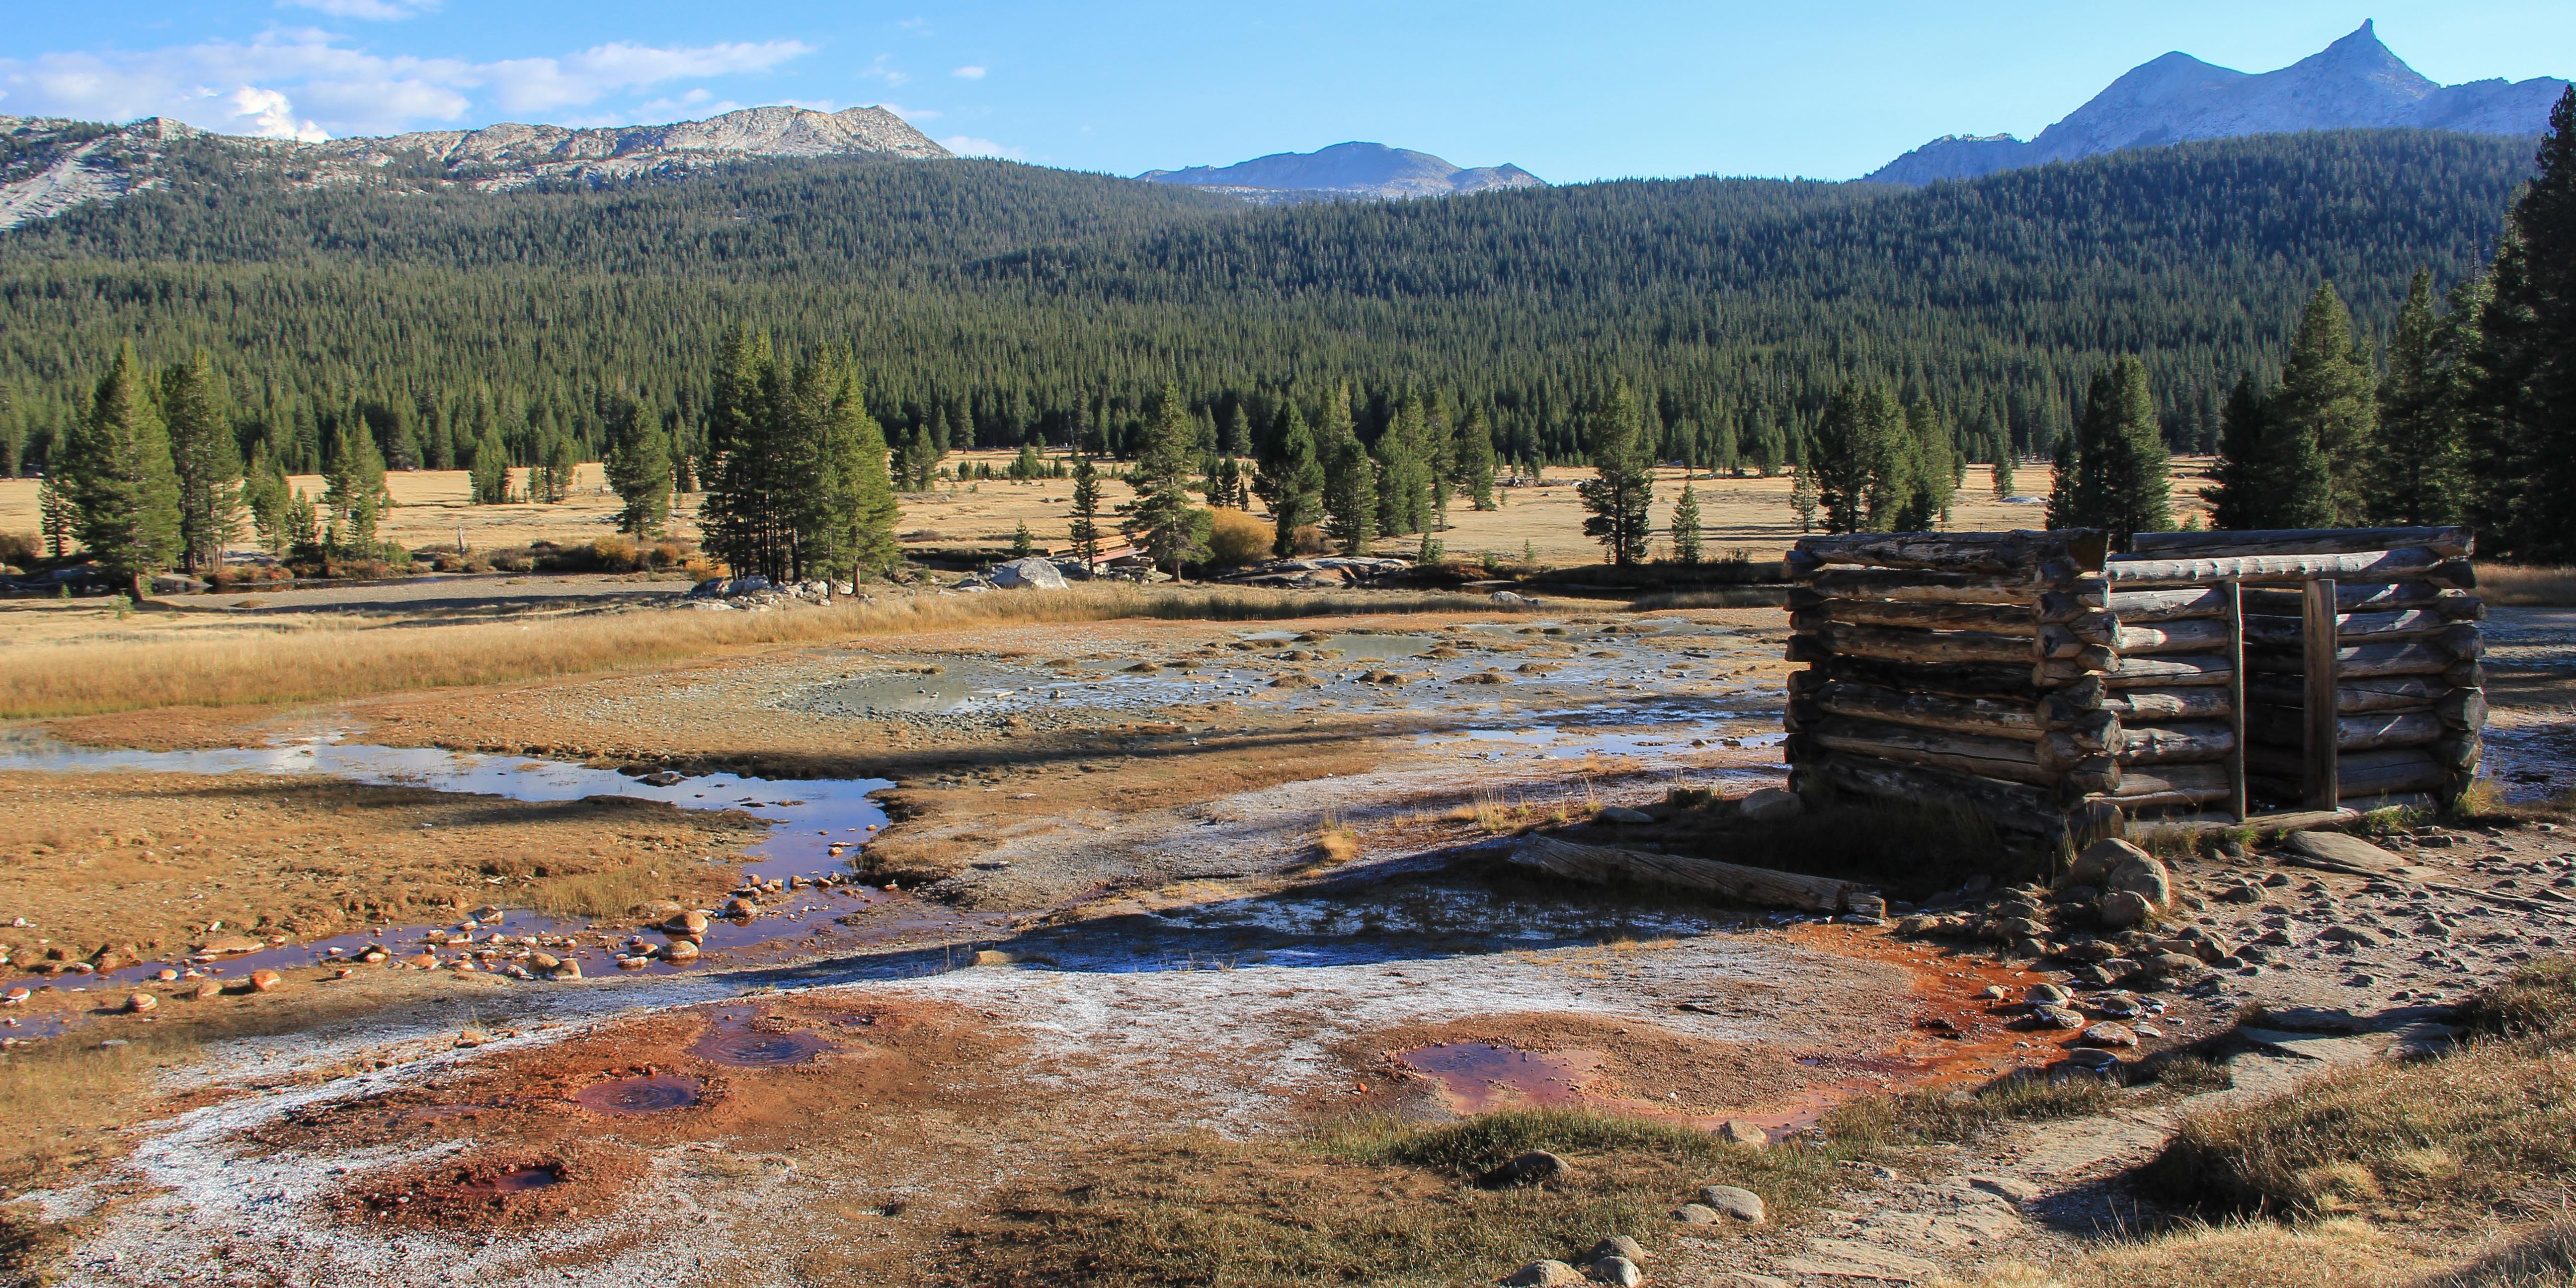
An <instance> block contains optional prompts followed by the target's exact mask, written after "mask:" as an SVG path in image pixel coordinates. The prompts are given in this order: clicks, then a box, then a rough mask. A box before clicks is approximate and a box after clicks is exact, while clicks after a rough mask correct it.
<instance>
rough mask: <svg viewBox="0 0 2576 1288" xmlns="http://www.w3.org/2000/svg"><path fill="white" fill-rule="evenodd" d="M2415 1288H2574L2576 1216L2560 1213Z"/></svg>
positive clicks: (2575, 1287) (2575, 1273)
mask: <svg viewBox="0 0 2576 1288" xmlns="http://www.w3.org/2000/svg"><path fill="white" fill-rule="evenodd" d="M2417 1288H2576V1216H2570V1215H2568V1214H2565V1213H2561V1214H2560V1215H2559V1216H2558V1217H2557V1219H2555V1220H2552V1221H2549V1222H2546V1223H2544V1224H2541V1225H2539V1226H2536V1227H2533V1228H2531V1229H2528V1230H2523V1231H2519V1232H2517V1233H2515V1234H2513V1235H2512V1236H2510V1237H2508V1238H2505V1239H2503V1240H2500V1241H2499V1243H2498V1246H2497V1247H2495V1248H2494V1249H2493V1250H2491V1251H2489V1252H2487V1253H2486V1254H2485V1255H2483V1256H2480V1257H2479V1258H2478V1259H2477V1260H2475V1261H2473V1262H2471V1263H2469V1264H2468V1265H2465V1266H2460V1267H2457V1268H2455V1269H2453V1270H2451V1271H2449V1272H2447V1273H2444V1274H2441V1275H2437V1276H2435V1277H2433V1278H2431V1279H2428V1280H2425V1281H2423V1282H2422V1283H2421V1284H2419V1285H2417Z"/></svg>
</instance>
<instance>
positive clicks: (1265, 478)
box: [1255, 398, 1324, 556]
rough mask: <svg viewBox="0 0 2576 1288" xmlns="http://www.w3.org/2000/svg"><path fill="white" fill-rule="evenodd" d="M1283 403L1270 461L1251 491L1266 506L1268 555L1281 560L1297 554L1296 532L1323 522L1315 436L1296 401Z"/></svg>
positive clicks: (1321, 471)
mask: <svg viewBox="0 0 2576 1288" xmlns="http://www.w3.org/2000/svg"><path fill="white" fill-rule="evenodd" d="M1283 401H1284V402H1285V403H1286V405H1285V406H1283V407H1281V408H1280V409H1279V428H1278V432H1277V433H1276V434H1274V435H1273V436H1272V446H1271V454H1270V459H1269V460H1268V461H1267V462H1266V463H1265V464H1264V465H1263V466H1262V468H1261V471H1260V473H1259V475H1258V477H1257V479H1256V481H1255V488H1256V490H1258V491H1259V492H1260V493H1261V497H1262V500H1263V501H1264V502H1265V503H1267V504H1268V505H1269V506H1270V517H1271V529H1272V532H1273V534H1274V535H1273V539H1272V541H1271V543H1270V550H1271V553H1273V554H1277V555H1283V556H1284V555H1291V554H1295V553H1296V552H1297V529H1299V528H1302V527H1307V526H1310V525H1313V524H1319V523H1321V522H1323V519H1324V466H1323V462H1322V461H1320V460H1318V459H1317V457H1316V453H1315V436H1314V434H1313V433H1312V432H1311V431H1309V430H1308V429H1307V428H1306V414H1305V413H1304V412H1302V411H1299V410H1298V409H1297V400H1296V399H1294V398H1289V399H1285V400H1283Z"/></svg>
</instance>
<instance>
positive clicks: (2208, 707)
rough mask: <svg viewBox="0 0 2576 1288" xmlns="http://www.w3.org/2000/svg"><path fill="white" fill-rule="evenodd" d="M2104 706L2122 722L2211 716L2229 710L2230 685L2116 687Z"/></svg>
mask: <svg viewBox="0 0 2576 1288" xmlns="http://www.w3.org/2000/svg"><path fill="white" fill-rule="evenodd" d="M2297 696H2298V695H2297V693H2296V692H2295V691H2293V693H2292V694H2291V700H2292V701H2296V700H2297ZM2101 709H2102V710H2104V711H2108V712H2110V713H2111V714H2113V715H2116V716H2118V717H2120V722H2121V723H2122V724H2133V723H2138V724H2142V723H2147V722H2151V721H2156V720H2190V719H2207V718H2209V717H2213V716H2223V715H2226V714H2227V709H2228V703H2227V686H2225V685H2223V684H2204V685H2199V686H2196V687H2193V688H2187V689H2113V690H2110V691H2109V692H2107V693H2105V694H2104V695H2103V697H2102V703H2101ZM2051 714H2054V712H2053V711H2052V712H2051Z"/></svg>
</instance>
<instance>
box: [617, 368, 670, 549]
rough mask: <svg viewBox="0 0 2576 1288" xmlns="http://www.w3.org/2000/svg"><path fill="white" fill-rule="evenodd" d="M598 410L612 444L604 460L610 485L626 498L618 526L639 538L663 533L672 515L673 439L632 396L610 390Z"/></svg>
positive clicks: (618, 516) (622, 530) (620, 511)
mask: <svg viewBox="0 0 2576 1288" xmlns="http://www.w3.org/2000/svg"><path fill="white" fill-rule="evenodd" d="M600 411H601V416H600V419H601V422H602V426H603V429H604V432H605V434H606V437H607V446H608V450H607V451H606V452H605V453H603V454H602V456H601V458H600V464H601V466H602V467H603V468H604V469H605V470H606V471H607V474H608V486H610V487H611V488H614V489H616V492H617V495H618V496H619V497H620V498H622V499H623V500H624V501H625V505H624V506H623V508H621V509H620V510H619V511H618V514H617V530H618V531H620V532H626V533H632V534H633V535H634V536H635V538H636V539H637V540H639V541H640V540H642V539H644V538H646V537H653V536H659V535H660V534H661V532H662V528H663V525H664V524H666V523H668V522H669V521H670V518H671V448H670V440H669V439H668V438H666V437H664V436H663V434H662V428H661V426H659V425H656V424H654V423H653V422H652V419H651V418H650V417H649V416H647V415H646V414H645V412H644V408H643V406H642V405H641V404H639V403H637V402H636V401H635V399H634V398H633V397H632V396H630V395H627V394H622V393H621V394H614V395H610V396H609V397H607V398H605V399H603V400H602V406H601V408H600Z"/></svg>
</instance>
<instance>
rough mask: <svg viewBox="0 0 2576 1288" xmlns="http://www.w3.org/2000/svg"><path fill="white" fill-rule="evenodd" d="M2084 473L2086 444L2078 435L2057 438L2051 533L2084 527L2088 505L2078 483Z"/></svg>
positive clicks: (2052, 475) (2050, 489)
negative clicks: (2084, 501)
mask: <svg viewBox="0 0 2576 1288" xmlns="http://www.w3.org/2000/svg"><path fill="white" fill-rule="evenodd" d="M2083 472H2084V453H2083V448H2082V445H2081V444H2079V443H2077V442H2076V441H2075V435H2073V434H2071V433H2069V434H2060V435H2058V436H2057V453H2056V455H2055V456H2054V457H2053V458H2052V459H2051V460H2050V462H2049V468H2048V526H2049V529H2050V530H2051V531H2063V530H2064V529H2067V528H2080V527H2083V526H2084V506H2083V503H2082V502H2081V501H2080V500H2079V499H2078V498H2077V496H2076V480H2077V478H2078V477H2080V476H2081V475H2082V474H2083Z"/></svg>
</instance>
